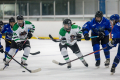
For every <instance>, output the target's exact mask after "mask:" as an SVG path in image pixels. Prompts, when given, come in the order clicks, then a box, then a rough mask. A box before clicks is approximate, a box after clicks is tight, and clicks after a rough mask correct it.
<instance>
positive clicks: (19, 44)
mask: <svg viewBox="0 0 120 80" xmlns="http://www.w3.org/2000/svg"><path fill="white" fill-rule="evenodd" d="M22 48H23V46H22V43H21V42H17V49H19V50H22Z"/></svg>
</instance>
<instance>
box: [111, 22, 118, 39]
mask: <svg viewBox="0 0 120 80" xmlns="http://www.w3.org/2000/svg"><path fill="white" fill-rule="evenodd" d="M115 38H120V22H118V23H117V24H115V26H114V27H113V29H112V39H115Z"/></svg>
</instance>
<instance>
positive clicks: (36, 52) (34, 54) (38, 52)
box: [30, 51, 40, 55]
mask: <svg viewBox="0 0 120 80" xmlns="http://www.w3.org/2000/svg"><path fill="white" fill-rule="evenodd" d="M39 53H40V51H38V52H36V53H30V54H31V55H36V54H39Z"/></svg>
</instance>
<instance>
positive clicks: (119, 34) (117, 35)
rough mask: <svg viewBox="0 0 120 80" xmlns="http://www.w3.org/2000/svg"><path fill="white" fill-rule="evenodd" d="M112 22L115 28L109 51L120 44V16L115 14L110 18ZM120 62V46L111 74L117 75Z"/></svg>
mask: <svg viewBox="0 0 120 80" xmlns="http://www.w3.org/2000/svg"><path fill="white" fill-rule="evenodd" d="M110 20H111V21H112V23H113V25H114V27H113V29H112V41H110V42H109V43H108V44H107V49H108V50H109V49H112V47H116V45H117V44H118V43H120V22H119V15H118V14H113V15H111V16H110ZM119 61H120V44H119V45H118V51H117V55H116V56H115V58H114V61H113V64H112V67H111V74H113V73H115V68H116V67H117V65H118V64H119Z"/></svg>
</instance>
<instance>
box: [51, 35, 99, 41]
mask: <svg viewBox="0 0 120 80" xmlns="http://www.w3.org/2000/svg"><path fill="white" fill-rule="evenodd" d="M49 37H50V39H52V40H53V41H54V42H61V39H54V38H53V37H52V36H51V35H50V34H49ZM96 37H98V36H92V37H90V38H96ZM81 39H84V38H78V39H73V40H81Z"/></svg>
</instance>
